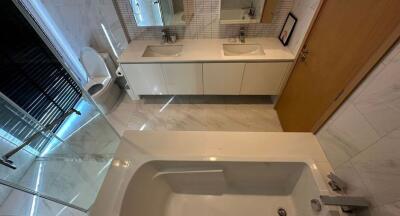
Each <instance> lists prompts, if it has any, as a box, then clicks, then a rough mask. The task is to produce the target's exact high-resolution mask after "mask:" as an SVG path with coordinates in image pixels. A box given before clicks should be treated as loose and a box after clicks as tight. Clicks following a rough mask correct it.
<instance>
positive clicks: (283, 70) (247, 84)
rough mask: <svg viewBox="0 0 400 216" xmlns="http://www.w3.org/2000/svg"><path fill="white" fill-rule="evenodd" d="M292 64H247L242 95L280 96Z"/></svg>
mask: <svg viewBox="0 0 400 216" xmlns="http://www.w3.org/2000/svg"><path fill="white" fill-rule="evenodd" d="M290 65H291V62H268V63H247V64H246V67H245V69H244V73H243V81H242V88H241V91H240V94H241V95H278V94H279V93H280V90H281V87H282V84H283V82H284V80H285V78H286V76H287V74H288V72H289V68H290Z"/></svg>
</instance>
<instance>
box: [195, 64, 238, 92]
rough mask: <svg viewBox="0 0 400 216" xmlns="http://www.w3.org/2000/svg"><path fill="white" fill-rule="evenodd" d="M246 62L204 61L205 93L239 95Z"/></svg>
mask: <svg viewBox="0 0 400 216" xmlns="http://www.w3.org/2000/svg"><path fill="white" fill-rule="evenodd" d="M244 67H245V63H204V64H203V80H204V94H207V95H238V94H239V93H240V86H241V83H242V78H243V70H244Z"/></svg>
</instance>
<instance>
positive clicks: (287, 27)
mask: <svg viewBox="0 0 400 216" xmlns="http://www.w3.org/2000/svg"><path fill="white" fill-rule="evenodd" d="M296 23H297V18H296V16H295V15H293V14H292V13H291V12H290V13H289V14H288V16H287V17H286V21H285V24H284V25H283V27H282V30H281V33H280V34H279V40H280V41H281V42H282V44H283V46H287V45H288V44H289V40H290V37H291V36H292V33H293V30H294V28H295V26H296Z"/></svg>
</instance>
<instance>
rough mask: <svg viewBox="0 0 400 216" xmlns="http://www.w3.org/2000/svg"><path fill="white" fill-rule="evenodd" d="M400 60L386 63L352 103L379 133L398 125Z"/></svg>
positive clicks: (399, 125) (399, 113)
mask: <svg viewBox="0 0 400 216" xmlns="http://www.w3.org/2000/svg"><path fill="white" fill-rule="evenodd" d="M399 68H400V60H399V61H392V62H391V63H390V64H386V65H385V66H384V67H383V68H382V71H383V72H381V73H380V74H379V75H377V77H376V78H375V79H374V81H372V82H371V83H370V84H369V85H368V87H366V88H365V90H364V91H363V92H362V93H361V94H360V95H359V96H358V97H357V99H356V100H355V102H354V104H355V106H356V107H357V109H358V110H359V111H360V112H361V113H362V114H363V115H364V116H365V118H366V119H367V120H368V121H369V122H370V124H371V125H372V126H373V127H374V128H375V130H376V131H377V132H378V133H379V134H380V135H385V134H387V133H389V132H390V131H392V130H394V129H396V128H398V127H400V73H399Z"/></svg>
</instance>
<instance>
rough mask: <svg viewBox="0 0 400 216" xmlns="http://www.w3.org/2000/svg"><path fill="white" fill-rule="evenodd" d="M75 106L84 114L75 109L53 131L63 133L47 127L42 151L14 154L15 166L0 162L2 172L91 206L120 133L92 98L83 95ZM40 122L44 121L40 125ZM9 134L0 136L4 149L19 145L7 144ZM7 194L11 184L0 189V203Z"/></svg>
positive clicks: (23, 184)
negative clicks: (6, 165)
mask: <svg viewBox="0 0 400 216" xmlns="http://www.w3.org/2000/svg"><path fill="white" fill-rule="evenodd" d="M5 107H7V108H8V109H5ZM10 107H11V106H10V105H9V104H6V103H4V101H3V103H2V106H1V109H2V110H10ZM74 108H75V109H76V110H79V111H80V112H81V115H76V114H72V115H70V116H69V117H68V118H67V119H66V120H65V121H64V122H63V124H62V125H61V126H60V127H59V128H58V130H57V131H56V133H55V134H56V135H57V136H59V137H60V138H58V137H57V136H55V134H51V133H43V134H42V136H41V137H40V140H41V141H42V142H43V143H45V146H44V147H43V148H41V150H40V151H37V150H32V152H31V151H28V150H26V149H24V150H22V151H20V152H18V153H16V154H15V155H14V156H12V157H11V158H10V159H12V160H13V161H14V162H15V165H16V166H17V169H15V170H12V169H10V168H8V167H5V166H0V170H1V176H0V178H1V179H2V180H6V181H9V182H12V183H14V184H18V185H19V186H20V187H22V188H26V189H29V190H33V191H35V192H37V193H39V194H41V195H45V196H49V197H52V198H55V199H57V200H60V201H63V202H67V203H70V204H73V205H75V206H78V207H80V208H83V209H89V208H90V206H91V205H92V204H93V202H94V201H95V199H96V196H97V193H98V191H99V189H100V187H101V184H102V183H103V181H104V178H105V176H106V174H107V171H108V168H109V166H110V164H111V160H112V157H113V154H114V153H115V151H116V148H117V147H118V144H119V142H120V139H119V136H118V135H117V134H116V133H115V131H114V130H113V129H112V128H111V126H110V125H109V124H108V122H107V121H106V119H105V118H104V116H103V115H102V114H101V113H100V112H99V111H98V109H97V108H96V107H95V105H94V104H93V103H92V102H91V101H90V100H88V99H87V98H81V101H80V102H78V103H77V104H76V106H75V107H74ZM12 111H13V112H11V110H10V112H11V113H12V114H14V115H13V116H12V118H13V119H18V120H19V122H21V123H20V124H22V123H23V124H24V125H29V123H32V122H27V121H25V120H26V118H25V119H24V118H23V115H22V114H21V113H19V115H18V111H17V110H16V109H14V110H12ZM2 114H3V112H2ZM27 128H28V127H27ZM30 128H34V127H33V126H31V127H30ZM36 128H41V127H40V126H37V125H36ZM36 131H37V129H36ZM9 136H10V135H9V134H8V137H9ZM9 140H11V139H10V138H8V140H7V139H5V138H2V140H1V141H2V145H1V147H2V148H1V149H0V150H1V152H0V153H1V154H4V153H5V152H6V151H8V150H10V149H11V148H13V147H15V146H16V145H15V144H13V145H12V144H9V147H7V146H6V145H4V144H3V142H4V143H5V142H10V141H9ZM6 147H7V148H6ZM29 148H30V147H27V149H29ZM9 195H10V191H9V190H0V204H1V203H2V202H6V201H7V199H9V197H10V196H9Z"/></svg>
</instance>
